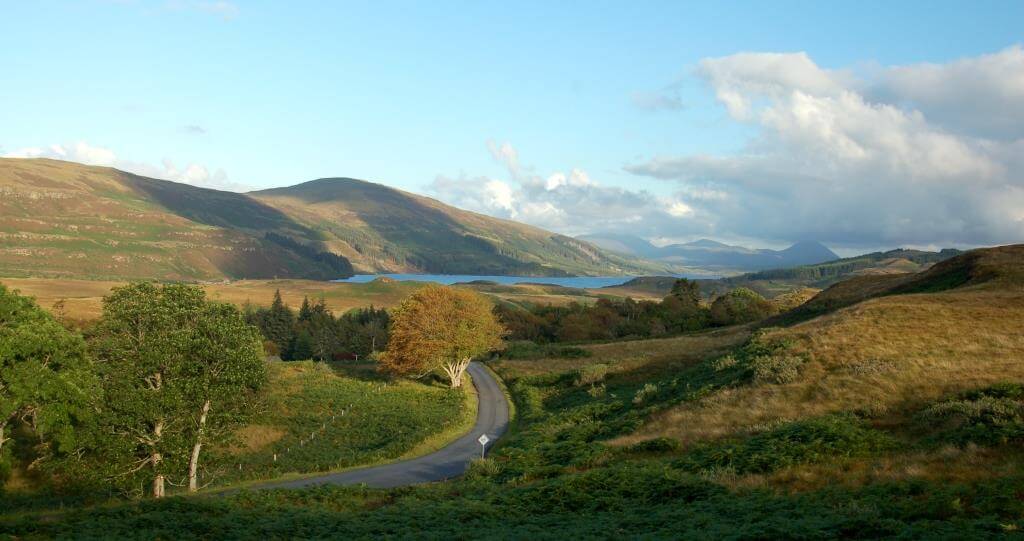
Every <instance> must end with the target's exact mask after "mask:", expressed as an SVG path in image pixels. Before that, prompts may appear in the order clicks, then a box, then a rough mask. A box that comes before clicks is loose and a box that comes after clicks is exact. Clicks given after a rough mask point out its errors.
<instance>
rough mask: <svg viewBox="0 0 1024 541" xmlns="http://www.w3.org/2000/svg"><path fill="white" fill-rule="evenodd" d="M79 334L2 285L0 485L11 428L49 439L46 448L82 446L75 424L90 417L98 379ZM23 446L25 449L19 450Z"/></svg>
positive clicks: (13, 440)
mask: <svg viewBox="0 0 1024 541" xmlns="http://www.w3.org/2000/svg"><path fill="white" fill-rule="evenodd" d="M91 368H92V367H91V366H90V363H89V360H88V358H87V356H86V352H85V342H84V341H83V340H82V338H81V337H80V336H77V335H75V334H73V333H71V332H68V331H67V330H66V329H65V328H64V327H62V326H61V325H60V323H58V322H57V321H56V320H55V319H54V318H53V316H51V315H50V314H48V313H46V312H44V311H43V310H42V309H40V308H39V307H38V306H37V305H36V304H35V303H34V302H32V300H31V299H28V298H25V297H22V296H20V295H18V294H17V293H15V292H11V291H9V290H8V289H7V288H6V287H4V286H3V285H0V484H2V483H3V482H4V481H6V480H7V478H8V476H9V475H10V472H11V466H12V447H13V446H15V445H18V444H19V443H23V440H24V439H25V438H18V434H14V435H12V432H26V433H28V434H29V435H30V437H31V438H32V439H35V440H37V441H40V442H46V444H47V446H48V447H49V448H44V449H41V450H39V452H41V453H51V452H68V451H70V450H71V449H74V448H75V447H76V446H77V445H78V441H77V437H76V436H77V434H76V425H79V424H80V423H82V422H83V421H85V420H87V419H89V417H90V413H91V412H90V408H89V402H90V399H91V396H90V395H91V394H92V393H94V392H95V391H96V387H97V381H96V378H95V376H94V374H93V373H92V371H91ZM19 450H22V451H23V450H24V449H19Z"/></svg>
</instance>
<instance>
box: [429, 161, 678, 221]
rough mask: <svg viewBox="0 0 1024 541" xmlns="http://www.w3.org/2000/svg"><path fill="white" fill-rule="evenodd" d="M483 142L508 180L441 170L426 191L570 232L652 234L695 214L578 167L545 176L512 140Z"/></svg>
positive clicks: (671, 200) (467, 205)
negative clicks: (526, 164) (605, 182)
mask: <svg viewBox="0 0 1024 541" xmlns="http://www.w3.org/2000/svg"><path fill="white" fill-rule="evenodd" d="M487 147H488V149H489V150H490V152H491V155H492V157H493V158H494V159H495V161H496V162H498V163H499V164H501V165H503V166H504V167H505V169H506V171H507V172H508V177H507V178H506V179H496V178H490V177H485V176H466V175H462V176H459V177H450V176H444V175H441V176H438V177H437V178H436V179H435V180H434V182H433V183H432V184H431V185H430V186H429V187H428V190H429V191H430V192H431V193H433V194H434V195H436V196H437V197H439V198H440V199H443V200H444V201H447V202H449V203H451V204H454V205H456V206H459V207H462V208H466V209H470V210H474V211H477V212H482V213H484V214H489V215H491V216H498V217H501V218H508V219H513V220H517V221H521V222H525V223H529V224H532V225H536V226H538V227H543V228H545V229H549V230H552V231H557V232H560V233H564V234H568V235H579V234H584V233H596V232H605V231H619V232H631V233H635V234H639V235H645V236H654V235H656V234H659V233H660V232H661V231H663V230H665V229H671V228H673V227H675V226H678V225H679V224H677V223H675V222H678V221H679V218H680V217H687V218H692V217H694V216H695V214H696V211H695V210H694V209H692V208H691V207H690V206H689V205H688V204H687V203H686V202H684V201H683V200H682V199H681V197H682V196H680V197H667V198H666V197H659V196H655V195H653V194H651V193H649V192H647V191H643V190H626V189H623V188H619V187H615V186H606V185H602V184H601V183H599V182H597V181H595V180H594V179H592V178H591V177H590V175H589V174H587V172H586V171H584V170H582V169H579V168H573V169H569V170H568V171H553V172H551V173H549V174H546V175H540V174H535V173H532V172H527V171H529V169H528V168H524V167H523V166H522V165H521V164H520V162H519V154H518V152H517V151H516V149H515V147H513V146H512V145H511V144H510V143H507V142H506V143H502V144H500V145H499V144H497V143H495V142H493V141H490V142H488V144H487ZM673 224H674V225H673Z"/></svg>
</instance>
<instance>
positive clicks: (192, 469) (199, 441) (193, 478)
mask: <svg viewBox="0 0 1024 541" xmlns="http://www.w3.org/2000/svg"><path fill="white" fill-rule="evenodd" d="M208 413H210V400H209V399H207V400H206V402H203V410H202V413H200V414H199V430H198V431H197V432H196V443H195V445H193V446H192V457H191V458H189V459H188V491H189V492H195V491H197V490H199V488H198V482H197V481H198V479H197V476H198V475H197V473H198V471H199V450H200V449H202V447H203V430H204V429H205V428H206V415H207V414H208Z"/></svg>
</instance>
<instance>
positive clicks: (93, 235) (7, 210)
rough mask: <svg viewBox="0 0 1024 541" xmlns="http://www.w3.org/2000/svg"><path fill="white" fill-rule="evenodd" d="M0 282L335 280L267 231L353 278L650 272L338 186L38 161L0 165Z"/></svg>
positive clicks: (424, 201)
mask: <svg viewBox="0 0 1024 541" xmlns="http://www.w3.org/2000/svg"><path fill="white" fill-rule="evenodd" d="M0 196H2V197H0V275H4V276H24V277H27V276H48V277H69V278H88V279H103V278H126V277H142V278H160V279H216V278H223V277H231V278H243V277H248V278H269V277H275V276H281V277H305V278H313V279H330V278H335V277H336V273H335V272H333V271H331V270H330V268H329V267H328V266H326V265H325V264H323V263H321V262H319V261H315V260H313V259H310V258H309V257H306V256H303V255H301V254H297V253H295V252H294V251H292V250H289V249H285V248H282V247H281V246H279V245H276V244H274V243H272V242H270V241H267V240H265V238H264V235H265V233H267V232H274V233H277V234H281V235H285V236H288V237H291V238H294V239H299V240H300V241H301V242H302V243H303V244H306V245H307V246H311V247H313V248H315V249H317V250H327V251H332V252H334V253H336V254H339V255H342V256H344V257H347V258H350V259H351V260H352V261H353V262H354V263H356V264H357V266H358V267H359V268H360V270H363V271H367V272H376V271H412V272H433V273H450V274H527V275H566V274H624V273H641V272H654V271H657V270H663V267H664V266H663V265H662V266H657V265H652V264H646V263H642V262H637V261H632V260H627V259H625V258H622V257H619V256H615V255H612V254H609V253H607V252H604V251H603V250H600V249H598V248H596V247H594V246H592V245H590V244H588V243H585V242H581V241H577V240H575V239H572V238H569V237H565V236H562V235H556V234H553V233H549V232H546V231H543V230H540V229H537V228H534V227H530V226H526V225H523V224H518V223H515V222H510V221H507V220H499V219H495V218H491V217H487V216H483V215H480V214H475V213H471V212H466V211H462V210H459V209H456V208H453V207H450V206H447V205H444V204H442V203H440V202H438V201H435V200H433V199H429V198H425V197H421V196H417V195H413V194H408V193H405V192H401V191H398V190H394V189H391V188H387V187H385V186H381V185H377V184H372V183H368V182H362V181H356V180H349V179H326V180H320V181H313V182H308V183H305V184H300V185H298V186H293V187H291V188H281V189H275V190H267V191H263V192H256V193H254V194H237V193H232V192H222V191H217V190H209V189H204V188H197V187H195V186H190V185H187V184H180V183H175V182H169V181H163V180H156V179H150V178H146V177H141V176H138V175H132V174H129V173H125V172H122V171H118V170H116V169H111V168H106V167H91V166H85V165H80V164H75V163H70V162H62V161H57V160H47V159H14V158H3V159H0Z"/></svg>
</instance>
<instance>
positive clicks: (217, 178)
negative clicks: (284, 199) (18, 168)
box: [3, 141, 251, 192]
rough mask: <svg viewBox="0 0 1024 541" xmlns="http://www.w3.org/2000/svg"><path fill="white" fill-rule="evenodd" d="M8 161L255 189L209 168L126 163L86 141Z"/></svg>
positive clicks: (17, 154) (30, 150)
mask: <svg viewBox="0 0 1024 541" xmlns="http://www.w3.org/2000/svg"><path fill="white" fill-rule="evenodd" d="M3 157H5V158H53V159H57V160H65V161H69V162H77V163H83V164H85V165H99V166H104V167H115V168H117V169H121V170H122V171H128V172H129V173H135V174H137V175H142V176H145V177H152V178H159V179H164V180H173V181H175V182H182V183H185V184H192V185H193V186H202V187H204V188H214V189H217V190H228V191H236V192H243V191H248V190H249V189H251V188H250V187H249V186H246V185H244V184H240V183H236V182H232V181H231V180H230V179H229V178H228V175H227V173H226V172H225V171H224V170H223V169H216V170H214V171H213V172H211V171H210V170H209V168H207V167H206V166H205V165H202V164H198V163H188V164H185V165H183V166H182V167H179V166H178V165H177V164H175V162H174V161H173V160H171V159H168V158H164V159H163V160H162V161H161V163H160V165H152V164H148V163H141V162H134V161H129V160H122V159H119V158H118V157H117V154H116V153H115V152H114V151H112V150H110V149H108V148H104V147H99V146H94V145H91V144H89V143H87V142H84V141H79V142H77V143H72V144H58V145H50V146H48V147H26V148H21V149H17V150H13V151H11V152H8V153H6V154H4V155H3Z"/></svg>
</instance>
